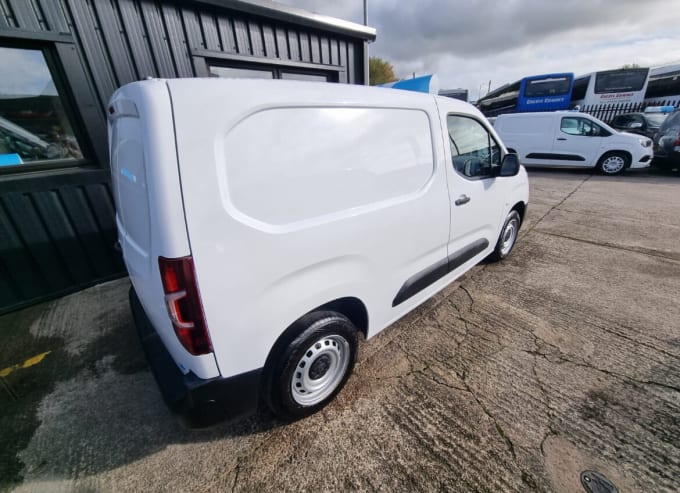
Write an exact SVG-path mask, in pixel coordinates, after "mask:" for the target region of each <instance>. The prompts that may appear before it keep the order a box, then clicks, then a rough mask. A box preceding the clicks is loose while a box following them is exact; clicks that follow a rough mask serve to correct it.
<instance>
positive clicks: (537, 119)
mask: <svg viewBox="0 0 680 493" xmlns="http://www.w3.org/2000/svg"><path fill="white" fill-rule="evenodd" d="M494 129H495V130H496V132H498V134H499V135H500V137H501V138H502V139H503V144H505V147H507V148H508V149H513V150H515V151H516V152H517V153H518V154H519V159H520V162H521V163H522V164H527V165H531V164H532V163H534V164H536V163H542V162H545V158H543V159H542V160H541V159H531V158H527V155H529V154H534V155H546V156H549V155H550V154H551V153H552V152H553V150H552V148H553V141H554V140H555V138H556V136H555V118H554V113H531V114H521V113H517V114H510V115H500V116H499V117H498V119H497V120H496V124H495V125H494Z"/></svg>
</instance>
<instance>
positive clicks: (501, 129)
mask: <svg viewBox="0 0 680 493" xmlns="http://www.w3.org/2000/svg"><path fill="white" fill-rule="evenodd" d="M494 129H495V130H496V132H498V135H500V137H501V139H502V140H503V143H504V144H505V145H506V146H507V148H508V149H509V150H511V151H512V152H516V153H517V154H519V157H520V161H521V162H522V164H523V165H525V166H545V167H551V166H557V167H586V168H592V167H595V166H597V169H598V170H599V171H600V172H601V173H603V174H605V175H615V174H618V173H622V172H623V171H624V170H625V169H626V168H646V167H648V166H649V165H650V162H651V159H652V155H653V150H652V141H651V140H650V139H648V138H647V137H644V136H640V135H634V134H629V133H626V132H618V131H617V130H614V129H613V128H611V127H610V126H609V125H607V124H606V123H604V122H601V121H600V120H598V119H597V118H594V117H592V116H590V115H587V114H585V113H578V112H573V111H556V112H550V113H548V112H546V113H513V114H504V115H500V116H499V117H498V118H497V119H496V121H495V123H494Z"/></svg>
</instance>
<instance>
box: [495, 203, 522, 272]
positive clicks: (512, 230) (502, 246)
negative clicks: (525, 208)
mask: <svg viewBox="0 0 680 493" xmlns="http://www.w3.org/2000/svg"><path fill="white" fill-rule="evenodd" d="M521 224H522V218H521V217H520V215H519V212H517V211H516V210H514V209H513V210H511V211H510V214H508V217H507V218H506V219H505V223H503V227H502V228H501V234H500V235H499V237H498V241H497V242H496V248H494V250H493V252H492V253H491V255H489V257H488V258H489V260H491V261H492V262H498V261H499V260H503V259H504V258H505V257H507V256H508V255H510V252H511V251H512V249H513V248H514V246H515V243H516V242H517V235H518V234H519V227H520V226H521Z"/></svg>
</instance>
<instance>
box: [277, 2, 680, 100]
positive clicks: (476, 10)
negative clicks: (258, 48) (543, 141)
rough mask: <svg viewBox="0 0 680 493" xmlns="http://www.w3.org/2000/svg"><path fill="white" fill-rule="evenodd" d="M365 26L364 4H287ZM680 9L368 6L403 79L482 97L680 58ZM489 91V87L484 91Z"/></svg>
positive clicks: (384, 54)
mask: <svg viewBox="0 0 680 493" xmlns="http://www.w3.org/2000/svg"><path fill="white" fill-rule="evenodd" d="M284 2H285V3H288V4H292V5H295V6H297V7H300V8H304V9H306V10H311V11H316V12H318V13H322V14H326V15H331V16H337V17H341V18H343V19H346V20H351V21H354V22H361V21H362V15H363V14H362V12H363V10H362V9H363V7H362V5H363V3H362V0H336V1H335V2H328V1H327V0H284ZM678 15H680V4H678V5H677V6H676V4H675V2H668V1H666V0H648V1H646V2H641V1H639V0H561V1H560V2H555V1H546V0H457V1H455V2H453V1H449V0H419V1H417V2H416V1H403V0H368V19H369V25H371V26H373V27H375V28H377V31H378V37H377V40H376V42H375V43H373V44H372V45H371V46H370V48H369V50H370V54H371V55H372V56H379V57H381V58H384V59H385V60H387V61H389V62H390V63H392V65H393V66H394V68H395V73H396V74H397V76H400V77H410V76H411V74H412V73H413V72H415V73H416V74H418V75H423V74H426V73H436V74H437V75H438V76H439V79H440V83H441V84H440V85H441V87H442V88H453V87H463V88H467V89H469V90H470V94H471V97H472V98H473V99H474V98H476V97H477V93H478V92H479V87H480V85H482V84H484V83H485V84H486V86H487V87H488V81H489V80H491V82H492V83H491V87H492V89H493V88H495V87H498V86H500V85H502V84H504V83H506V82H512V81H514V80H517V79H519V78H521V77H524V76H527V75H536V74H541V73H550V72H575V73H577V74H580V73H586V72H591V71H595V70H605V69H610V68H617V67H620V66H622V65H624V64H629V63H638V64H640V65H642V66H653V65H659V64H662V63H665V62H670V61H676V63H677V61H678V60H680V30H678V29H677V18H678ZM483 92H485V91H483Z"/></svg>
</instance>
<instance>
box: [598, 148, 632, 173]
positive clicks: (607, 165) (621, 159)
mask: <svg viewBox="0 0 680 493" xmlns="http://www.w3.org/2000/svg"><path fill="white" fill-rule="evenodd" d="M628 166H630V158H629V157H628V155H627V154H624V153H622V152H608V153H606V154H604V155H603V156H602V157H601V158H600V160H599V161H598V163H597V169H598V170H599V171H600V173H602V174H603V175H618V174H619V173H623V170H625V169H626V168H627V167H628Z"/></svg>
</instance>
